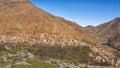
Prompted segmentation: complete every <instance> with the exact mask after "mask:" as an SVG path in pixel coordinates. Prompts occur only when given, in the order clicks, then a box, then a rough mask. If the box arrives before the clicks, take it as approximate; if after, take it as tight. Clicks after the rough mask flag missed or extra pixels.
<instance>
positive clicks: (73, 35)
mask: <svg viewBox="0 0 120 68" xmlns="http://www.w3.org/2000/svg"><path fill="white" fill-rule="evenodd" d="M94 36H96V39H97V40H96V39H95V38H94ZM99 39H101V37H100V36H99V35H97V34H96V33H94V32H91V31H89V30H88V29H85V28H83V27H81V26H79V25H78V24H76V23H74V22H71V21H67V20H65V19H63V18H61V17H56V16H54V15H51V14H49V13H47V12H45V11H44V10H42V9H40V8H37V7H36V6H34V5H33V4H32V3H30V2H29V1H28V0H0V45H4V46H6V47H8V49H9V47H10V45H11V46H16V45H21V46H22V45H42V46H46V45H49V46H57V45H60V46H63V47H65V46H87V47H89V48H90V49H91V50H92V52H90V54H89V58H90V59H91V60H90V64H96V63H97V64H102V63H106V65H115V62H116V56H115V55H114V53H113V52H111V51H109V50H107V49H105V48H104V47H102V46H101V45H98V40H99Z"/></svg>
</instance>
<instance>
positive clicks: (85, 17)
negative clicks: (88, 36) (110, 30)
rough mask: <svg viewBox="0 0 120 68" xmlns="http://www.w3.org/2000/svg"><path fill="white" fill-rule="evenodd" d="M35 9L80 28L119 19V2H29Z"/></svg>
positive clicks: (67, 0)
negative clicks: (75, 24) (61, 18)
mask: <svg viewBox="0 0 120 68" xmlns="http://www.w3.org/2000/svg"><path fill="white" fill-rule="evenodd" d="M30 1H31V2H32V3H33V4H35V5H36V6H37V7H39V8H41V9H43V10H45V11H47V12H49V13H51V14H53V15H56V16H60V17H63V18H65V19H67V20H70V21H73V22H76V23H78V24H79V25H81V26H87V25H93V26H97V25H99V24H102V23H105V22H108V21H110V20H112V19H114V18H116V17H120V8H119V7H120V4H119V3H120V1H119V0H30Z"/></svg>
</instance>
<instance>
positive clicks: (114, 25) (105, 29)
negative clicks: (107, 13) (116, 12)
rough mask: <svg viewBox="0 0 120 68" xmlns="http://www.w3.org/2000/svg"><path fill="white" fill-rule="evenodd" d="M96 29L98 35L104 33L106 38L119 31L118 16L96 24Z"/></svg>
mask: <svg viewBox="0 0 120 68" xmlns="http://www.w3.org/2000/svg"><path fill="white" fill-rule="evenodd" d="M96 31H97V32H98V33H99V34H100V35H104V37H105V38H106V39H108V38H110V37H113V36H115V35H117V34H119V33H120V17H117V18H115V19H113V20H111V21H109V22H107V23H104V24H101V25H98V26H97V27H96Z"/></svg>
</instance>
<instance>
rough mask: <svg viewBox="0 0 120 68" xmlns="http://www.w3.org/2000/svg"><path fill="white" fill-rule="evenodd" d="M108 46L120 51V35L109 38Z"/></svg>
mask: <svg viewBox="0 0 120 68" xmlns="http://www.w3.org/2000/svg"><path fill="white" fill-rule="evenodd" d="M107 44H108V45H109V46H111V47H113V48H115V49H117V50H119V51H120V34H117V35H116V36H113V37H111V38H109V39H108V42H107Z"/></svg>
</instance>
